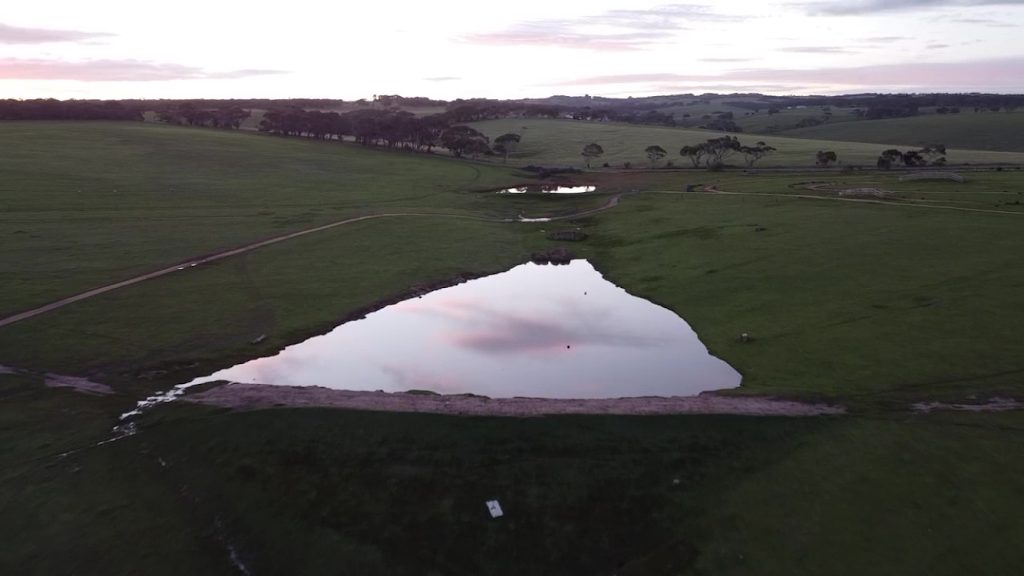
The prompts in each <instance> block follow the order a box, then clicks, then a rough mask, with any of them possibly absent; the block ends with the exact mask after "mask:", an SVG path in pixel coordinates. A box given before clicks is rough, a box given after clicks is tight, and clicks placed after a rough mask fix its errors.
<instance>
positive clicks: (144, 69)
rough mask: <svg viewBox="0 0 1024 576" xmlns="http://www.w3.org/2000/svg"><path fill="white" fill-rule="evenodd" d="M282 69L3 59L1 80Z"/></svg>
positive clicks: (213, 75)
mask: <svg viewBox="0 0 1024 576" xmlns="http://www.w3.org/2000/svg"><path fill="white" fill-rule="evenodd" d="M284 73H285V72H283V71H280V70H230V71H226V72H211V71H208V70H205V69H203V68H197V67H194V66H185V65H183V64H168V63H159V62H148V61H144V60H43V59H21V58H0V80H78V81H81V82H153V81H162V80H221V79H237V78H248V77H251V76H265V75H269V74H284Z"/></svg>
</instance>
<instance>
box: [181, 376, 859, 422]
mask: <svg viewBox="0 0 1024 576" xmlns="http://www.w3.org/2000/svg"><path fill="white" fill-rule="evenodd" d="M182 399H184V400H187V401H190V402H201V403H203V404H212V405H214V406H222V407H226V408H236V409H243V410H250V409H256V408H269V407H274V406H290V407H303V406H305V407H311V406H318V407H329V408H350V409H355V410H379V411H389V412H434V413H440V414H457V415H464V416H514V417H526V416H541V415H547V414H744V415H750V416H816V415H823V414H842V413H844V412H846V409H845V408H844V407H842V406H832V405H826V404H805V403H802V402H793V401H789V400H776V399H773V398H741V397H733V396H718V395H716V394H712V393H704V394H701V395H699V396H675V397H671V398H660V397H646V398H619V399H612V400H554V399H545V398H484V397H481V396H461V395H454V396H441V395H436V396H435V395H425V394H409V393H387V392H356V391H349V390H334V389H331V388H323V387H320V386H304V387H299V386H274V385H270V384H241V383H231V384H225V385H222V386H218V387H216V388H213V389H211V390H207V391H205V392H200V393H198V394H190V395H187V396H184V397H183V398H182Z"/></svg>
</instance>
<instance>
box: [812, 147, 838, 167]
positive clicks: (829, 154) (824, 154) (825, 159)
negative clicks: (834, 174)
mask: <svg viewBox="0 0 1024 576" xmlns="http://www.w3.org/2000/svg"><path fill="white" fill-rule="evenodd" d="M815 158H816V159H817V161H816V162H815V163H814V164H815V165H817V166H821V167H825V166H828V165H829V164H831V163H833V162H835V161H836V160H838V157H836V153H835V152H833V151H831V150H828V151H822V150H818V153H817V154H816V155H815Z"/></svg>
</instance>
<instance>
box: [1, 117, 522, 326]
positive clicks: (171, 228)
mask: <svg viewBox="0 0 1024 576" xmlns="http://www.w3.org/2000/svg"><path fill="white" fill-rule="evenodd" d="M0 148H2V149H3V150H4V151H5V152H4V154H3V155H0V238H2V239H3V241H2V242H0V285H2V286H3V290H0V316H6V315H7V314H9V313H12V312H15V311H18V310H22V309H27V308H31V307H33V306H36V305H41V304H44V303H47V302H50V301H52V300H56V299H59V298H61V297H65V296H69V295H71V294H74V293H77V292H80V291H83V290H86V289H89V288H94V287H97V286H101V285H103V284H106V283H110V282H113V281H116V280H121V279H124V278H127V277H130V276H132V275H134V274H138V273H142V272H146V271H149V270H152V269H157V268H161V267H165V266H169V265H171V264H174V263H176V262H179V261H181V260H184V259H187V258H192V257H195V256H199V255H202V254H207V253H211V252H216V251H220V250H223V249H227V248H230V247H234V246H237V245H242V244H245V243H247V242H251V241H255V240H258V239H261V238H264V237H267V236H272V235H276V234H282V233H286V232H289V231H293V230H299V229H302V228H308V227H312V226H315V225H318V224H324V223H327V222H330V221H333V220H341V219H344V218H346V217H351V216H358V215H364V214H371V213H383V212H390V211H402V210H404V211H426V212H430V211H434V212H437V211H444V212H458V211H459V210H460V209H463V208H467V207H471V203H469V204H463V205H461V206H460V204H459V202H457V201H455V200H454V198H455V195H460V194H463V193H464V192H466V191H467V190H479V189H487V188H495V187H498V186H502V185H505V184H511V183H514V182H520V181H522V180H523V176H516V175H514V174H513V173H512V172H511V171H509V170H507V169H505V168H503V167H496V166H487V165H475V164H468V163H463V162H457V161H454V160H448V159H440V158H430V157H427V156H422V155H419V156H415V155H411V154H393V153H388V152H382V151H379V150H367V149H363V148H360V147H357V146H351V145H342V144H339V143H329V142H320V141H316V142H313V141H306V140H303V139H285V138H275V137H270V136H257V135H253V134H245V133H239V132H235V131H224V130H214V129H200V128H179V127H172V126H163V125H155V124H149V123H128V122H121V123H93V122H82V123H60V122H27V123H17V122H5V123H2V124H0ZM463 213H466V214H470V213H472V214H480V212H479V211H472V212H470V211H468V210H464V211H463ZM513 215H514V214H513Z"/></svg>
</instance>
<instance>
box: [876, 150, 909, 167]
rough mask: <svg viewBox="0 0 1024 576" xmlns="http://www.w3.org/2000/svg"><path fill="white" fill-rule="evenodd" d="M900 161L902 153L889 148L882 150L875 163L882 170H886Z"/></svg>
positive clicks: (901, 160)
mask: <svg viewBox="0 0 1024 576" xmlns="http://www.w3.org/2000/svg"><path fill="white" fill-rule="evenodd" d="M901 162H903V153H902V152H900V151H899V150H897V149H895V148H891V149H889V150H886V151H885V152H882V154H881V155H880V156H879V157H878V162H876V163H875V165H876V166H878V167H879V168H881V169H882V170H888V169H890V168H892V167H893V166H895V165H897V164H900V163H901Z"/></svg>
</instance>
